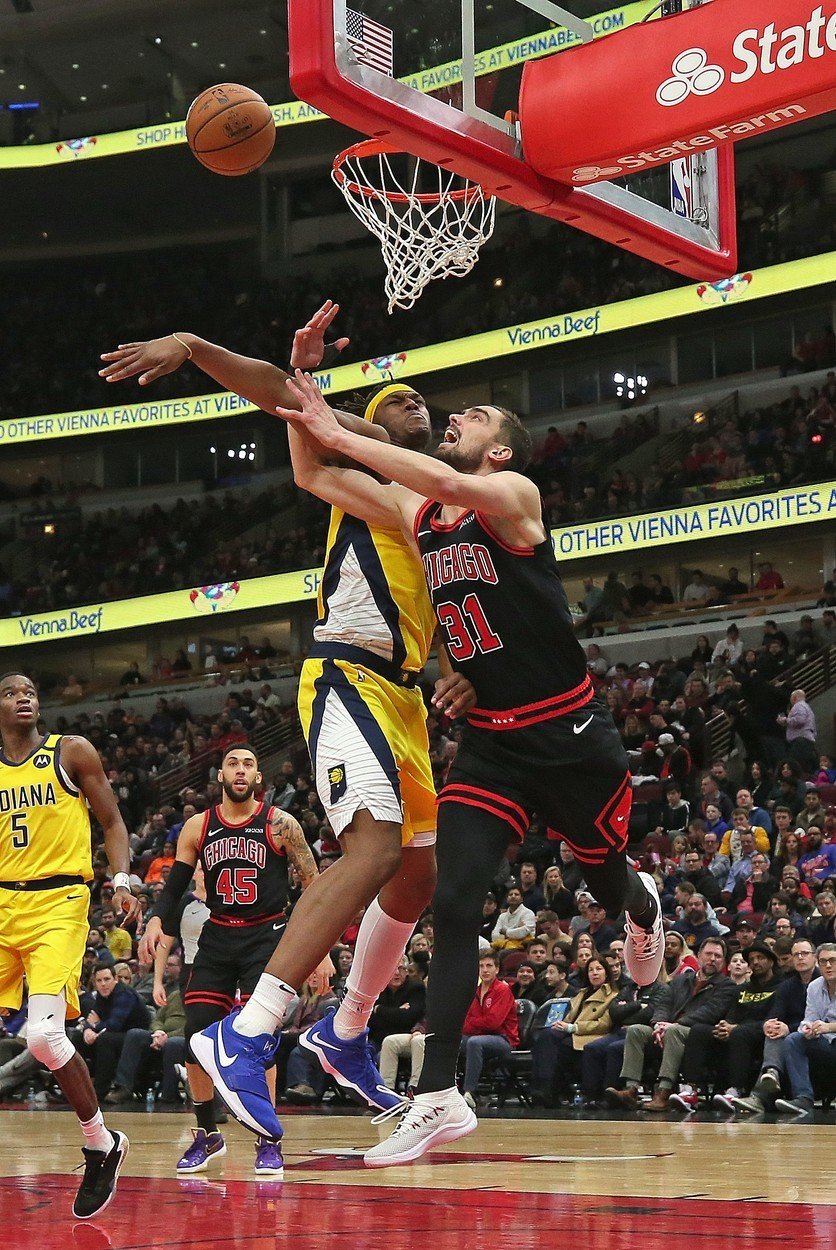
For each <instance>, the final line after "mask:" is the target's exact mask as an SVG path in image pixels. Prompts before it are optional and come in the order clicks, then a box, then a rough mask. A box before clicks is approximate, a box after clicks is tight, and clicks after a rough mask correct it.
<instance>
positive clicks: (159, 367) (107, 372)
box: [99, 300, 348, 415]
mask: <svg viewBox="0 0 836 1250" xmlns="http://www.w3.org/2000/svg"><path fill="white" fill-rule="evenodd" d="M338 311H339V305H338V304H333V303H331V301H330V300H328V301H326V303H325V304H323V306H322V308H320V309H318V310H317V312H316V313H314V315H313V317H312V318H311V319H310V321H309V322H308V323H307V325H306V326H304V327H302V330H301V331H297V338H298V336H299V335H300V334H302V335H303V338H302V339H301V341H300V343H299V347H298V351H297V357H298V359H299V360H300V361H301V362H303V367H304V368H305V369H316V368H317V367H318V366H319V365H320V364H321V362H322V357H323V354H324V352H325V332H326V331H327V329H328V327H329V326H330V325H331V322H332V321H333V320H334V317H335V316H336V315H337V313H338ZM347 345H348V339H347V338H340V339H337V341H336V342H335V343H334V344H332V346H333V347H335V348H336V349H337V351H342V350H343V349H344V348H345V347H346V346H347ZM294 348H295V344H294ZM295 350H296V349H295ZM102 360H104V361H106V362H107V364H106V365H105V367H104V368H103V369H100V370H99V377H101V378H104V379H105V381H106V382H124V381H125V380H126V379H127V378H133V377H136V376H137V375H138V376H139V384H140V386H147V385H148V383H149V382H155V381H156V380H157V378H162V377H165V375H166V374H167V373H174V372H175V371H176V370H177V369H179V368H180V366H181V365H183V364H185V362H186V361H187V360H191V362H192V363H193V364H195V365H197V367H198V368H199V369H202V370H203V372H204V373H206V374H208V375H209V377H210V378H214V380H215V381H216V382H218V383H219V384H220V385H221V386H223V387H224V388H225V389H226V390H228V391H234V392H235V394H236V395H243V396H244V398H245V399H248V400H249V401H250V403H252V404H255V405H256V406H257V407H259V408H263V409H264V410H265V411H266V412H269V413H270V414H271V415H272V414H273V413H274V412H275V409H276V405H277V404H281V405H282V406H283V407H285V408H293V407H294V406H295V404H296V402H297V401H296V397H295V396H294V395H293V393H292V392H291V391H289V390H288V389H287V387H286V385H285V384H286V382H287V377H288V375H287V373H285V371H284V369H280V368H279V367H278V365H273V364H270V362H269V361H267V360H257V359H255V358H254V357H252V356H241V355H239V354H238V353H237V352H231V351H227V349H226V348H225V347H220V346H219V345H218V344H217V343H209V342H208V341H207V340H206V339H201V338H199V337H198V336H197V335H196V334H190V333H189V332H188V331H185V330H183V331H180V330H178V331H176V334H168V335H165V336H164V337H163V338H159V339H149V340H148V341H147V342H142V343H120V344H119V347H118V348H117V349H116V351H112V352H103V353H102Z"/></svg>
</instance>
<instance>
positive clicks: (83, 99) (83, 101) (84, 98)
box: [78, 95, 87, 104]
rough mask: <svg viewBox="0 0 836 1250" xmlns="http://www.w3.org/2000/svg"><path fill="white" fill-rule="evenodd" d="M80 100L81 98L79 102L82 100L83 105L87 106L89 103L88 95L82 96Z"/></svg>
mask: <svg viewBox="0 0 836 1250" xmlns="http://www.w3.org/2000/svg"><path fill="white" fill-rule="evenodd" d="M78 98H79V100H81V103H82V104H86V103H87V96H86V95H80V96H79V97H78Z"/></svg>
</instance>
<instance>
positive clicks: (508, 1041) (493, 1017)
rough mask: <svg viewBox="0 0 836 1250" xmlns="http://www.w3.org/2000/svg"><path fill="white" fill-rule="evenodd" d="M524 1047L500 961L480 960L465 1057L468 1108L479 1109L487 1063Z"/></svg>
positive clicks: (491, 956)
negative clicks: (478, 1097)
mask: <svg viewBox="0 0 836 1250" xmlns="http://www.w3.org/2000/svg"><path fill="white" fill-rule="evenodd" d="M519 1044H520V1035H519V1026H518V1024H517V1005H516V1002H515V1001H514V995H513V994H512V993H511V988H510V986H508V985H506V983H505V982H504V981H500V980H499V960H498V959H497V957H496V955H494V954H485V955H482V956H481V958H480V959H479V985H478V987H477V989H476V994H475V996H474V998H473V1002H472V1003H471V1004H470V1007H469V1008H468V1012H467V1016H466V1017H465V1022H464V1029H463V1037H462V1055H463V1057H464V1063H465V1072H464V1082H463V1093H464V1096H465V1101H466V1102H467V1104H468V1106H469V1107H470V1108H471V1109H472V1110H475V1108H476V1099H475V1094H476V1089H477V1087H478V1085H479V1078H480V1077H481V1075H482V1069H483V1067H484V1064H485V1060H486V1059H492V1060H496V1059H504V1058H506V1057H507V1056H508V1055H510V1054H511V1051H512V1050H516V1048H517V1047H518V1046H519Z"/></svg>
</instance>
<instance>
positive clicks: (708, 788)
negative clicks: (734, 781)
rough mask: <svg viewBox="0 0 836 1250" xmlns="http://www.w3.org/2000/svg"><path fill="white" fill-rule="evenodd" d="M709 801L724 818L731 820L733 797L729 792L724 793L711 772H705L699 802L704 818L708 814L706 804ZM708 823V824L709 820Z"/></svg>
mask: <svg viewBox="0 0 836 1250" xmlns="http://www.w3.org/2000/svg"><path fill="white" fill-rule="evenodd" d="M709 803H713V804H714V806H715V807H716V808H717V809H718V811H719V812H720V815H721V816H722V818H723V820H726V821H727V820H730V818H731V814H732V806H733V805H732V801H731V799H730V798H729V796H728V795H727V794H723V792H722V791H721V789H720V787H719V786H718V785H717V782H716V780H715V779H714V777H712V776H711V773H703V775H702V777H700V804H699V808H700V815H701V816H702V817H703V818H705V816H706V806H707V804H709ZM706 823H707V824H708V821H707V820H706ZM708 827H709V828H711V825H710V824H709V826H708Z"/></svg>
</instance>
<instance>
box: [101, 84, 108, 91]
mask: <svg viewBox="0 0 836 1250" xmlns="http://www.w3.org/2000/svg"><path fill="white" fill-rule="evenodd" d="M102 91H107V83H106V82H103V83H102Z"/></svg>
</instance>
